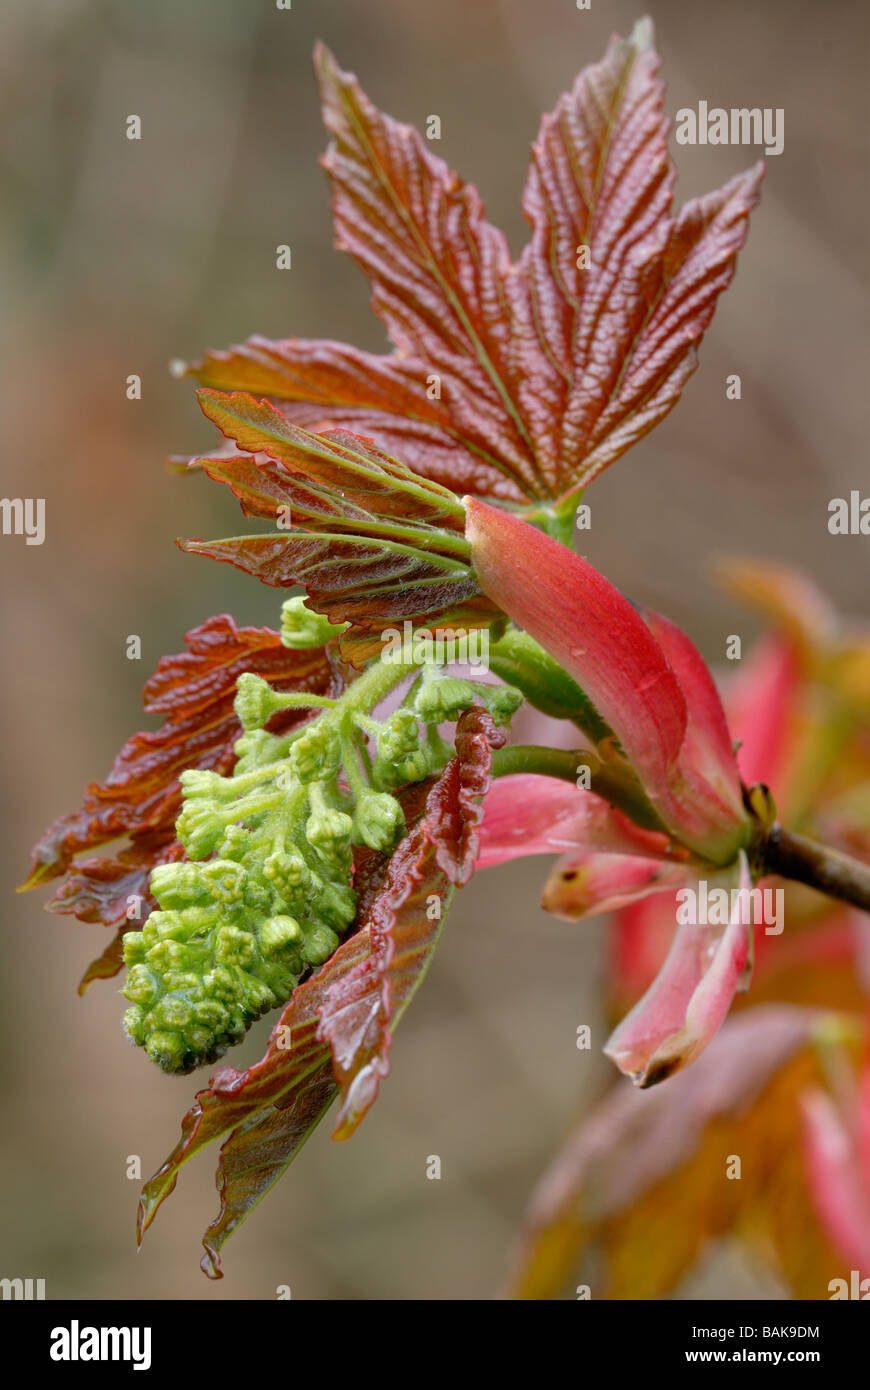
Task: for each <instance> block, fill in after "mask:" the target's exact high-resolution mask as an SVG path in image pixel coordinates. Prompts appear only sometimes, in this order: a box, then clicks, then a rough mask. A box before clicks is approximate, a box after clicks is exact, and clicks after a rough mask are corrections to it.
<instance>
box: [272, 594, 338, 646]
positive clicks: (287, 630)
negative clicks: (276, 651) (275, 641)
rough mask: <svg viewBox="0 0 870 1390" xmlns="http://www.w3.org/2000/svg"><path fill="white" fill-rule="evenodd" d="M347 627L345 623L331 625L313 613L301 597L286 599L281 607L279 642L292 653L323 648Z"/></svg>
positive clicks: (320, 614) (322, 617)
mask: <svg viewBox="0 0 870 1390" xmlns="http://www.w3.org/2000/svg"><path fill="white" fill-rule="evenodd" d="M347 626H348V624H347V623H331V622H330V621H329V619H328V618H324V616H323V615H322V613H315V612H314V611H313V610H312V609H310V608H308V607H307V605H306V603H305V599H304V598H302V597H299V598H288V599H287V600H286V602H285V603H283V604H282V605H281V641H282V643H283V644H284V646H285V647H291V648H292V649H293V650H294V651H304V650H305V649H306V648H308V647H323V646H325V645H326V643H327V642H328V641H329V639H330V638H331V637H338V636H339V634H340V633H342V632H344V630H345V628H346V627H347Z"/></svg>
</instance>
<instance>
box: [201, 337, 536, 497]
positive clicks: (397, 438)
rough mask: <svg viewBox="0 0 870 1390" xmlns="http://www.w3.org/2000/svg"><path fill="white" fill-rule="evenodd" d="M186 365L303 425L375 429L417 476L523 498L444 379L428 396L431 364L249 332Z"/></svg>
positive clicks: (481, 493) (208, 382)
mask: <svg viewBox="0 0 870 1390" xmlns="http://www.w3.org/2000/svg"><path fill="white" fill-rule="evenodd" d="M188 371H189V372H190V374H191V375H192V376H194V377H195V378H196V379H197V381H199V382H201V383H202V385H203V386H216V387H218V388H220V389H225V390H228V391H234V390H242V391H250V392H252V393H253V394H254V395H264V396H271V397H272V398H273V399H276V400H280V401H281V402H282V407H283V409H284V412H285V414H286V415H287V417H288V418H289V419H291V420H293V421H294V422H295V423H296V424H297V425H302V426H304V428H305V429H309V430H318V431H321V430H334V429H342V428H344V429H349V430H353V431H354V433H359V434H363V435H373V436H374V437H375V438H376V439H377V441H378V443H379V444H381V445H382V447H383V448H385V449H387V450H388V451H389V452H390V453H395V454H397V455H398V456H399V457H400V458H401V459H403V460H404V461H405V463H407V464H408V465H409V467H411V468H413V469H414V471H415V472H416V473H418V474H420V475H421V476H425V477H427V478H432V479H433V481H435V482H438V483H441V484H443V485H444V486H445V487H449V488H451V489H452V490H453V491H454V492H457V493H460V494H461V493H463V492H469V493H472V494H473V495H474V496H478V497H493V498H497V499H499V500H502V501H506V502H521V501H522V500H523V497H524V496H525V493H524V491H523V489H522V488H521V487H520V486H519V485H518V484H517V483H515V482H514V481H513V480H512V479H511V478H510V477H509V476H508V475H507V474H506V473H504V472H503V471H502V469H503V465H502V464H501V463H500V462H499V461H498V460H497V459H492V458H490V456H489V455H488V454H487V452H486V451H485V450H483V449H480V448H479V446H477V445H475V444H473V443H472V442H471V441H470V440H463V438H462V437H461V435H460V433H459V431H458V430H457V428H456V425H455V424H454V422H453V420H452V417H451V413H450V386H449V383H450V377H449V376H448V377H446V378H445V382H444V385H443V387H442V396H441V399H430V392H431V387H428V388H427V382H429V380H430V377H431V376H432V371H431V369H430V367H429V366H428V365H427V364H426V363H425V362H422V361H420V360H419V359H418V358H415V357H404V356H400V355H399V354H398V353H395V354H394V355H393V356H391V357H377V356H376V355H375V354H374V353H369V352H360V351H359V350H358V349H357V348H353V347H349V346H348V345H347V344H345V343H334V342H330V341H328V340H323V341H319V340H310V339H303V338H285V339H282V340H281V341H279V342H272V341H270V340H269V339H268V338H262V337H259V336H254V337H252V338H249V339H248V341H247V342H245V343H239V344H236V345H235V346H234V347H231V348H230V349H229V350H228V351H226V352H209V353H207V354H206V355H205V356H204V357H203V358H202V359H201V361H199V362H195V363H192V364H191V366H190V367H189V368H188Z"/></svg>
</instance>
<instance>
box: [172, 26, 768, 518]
mask: <svg viewBox="0 0 870 1390" xmlns="http://www.w3.org/2000/svg"><path fill="white" fill-rule="evenodd" d="M315 65H316V70H317V75H318V79H319V82H320V86H321V92H322V97H323V113H324V120H325V123H326V125H327V128H328V130H329V132H330V134H331V135H332V144H331V145H330V148H329V150H328V152H327V154H326V156H325V157H324V159H323V165H324V167H325V169H326V171H327V173H328V175H329V178H330V182H331V185H332V195H333V216H334V222H335V236H336V246H337V247H338V248H339V249H341V250H346V251H349V252H350V253H351V255H352V256H353V257H354V258H355V259H356V260H357V261H358V263H359V264H360V265H361V267H362V268H363V270H364V271H365V272H366V274H367V275H368V276H369V278H370V280H371V282H372V287H373V288H372V307H373V309H374V311H375V313H376V314H377V315H378V316H379V318H381V319H382V321H383V322H384V324H385V326H386V329H387V332H388V334H389V336H390V338H391V340H392V342H393V343H394V345H395V351H394V352H393V353H391V354H389V355H386V356H379V355H377V354H373V353H366V352H361V351H358V350H357V349H356V348H353V347H350V346H347V345H346V344H342V343H336V342H331V341H328V340H308V339H298V338H287V339H283V340H280V341H270V340H269V339H266V338H262V337H253V338H250V339H249V340H248V341H247V342H246V343H243V344H241V345H239V346H235V347H231V348H230V349H229V350H227V351H225V352H210V353H208V354H207V355H206V356H205V357H204V358H203V359H202V360H201V361H199V362H197V363H194V364H192V365H191V366H189V367H188V369H187V370H188V372H189V373H190V374H191V375H192V376H194V377H196V378H197V380H199V381H200V382H201V383H202V384H203V385H206V386H211V387H217V388H219V389H223V390H231V391H236V390H244V391H249V392H253V393H255V394H259V395H263V396H267V397H269V398H270V399H271V400H273V401H280V402H281V408H282V410H283V412H284V413H285V415H286V416H287V417H288V419H290V420H292V421H294V422H295V423H296V424H298V425H302V426H304V427H306V428H308V429H312V430H317V431H321V430H326V429H334V428H345V429H350V430H353V431H355V432H357V433H362V434H365V435H367V436H371V437H372V438H373V439H374V440H375V441H376V442H377V443H378V444H380V445H381V446H382V447H383V448H384V449H387V450H389V451H391V452H392V451H395V452H396V453H398V455H399V457H400V458H402V459H403V460H404V462H405V463H407V464H408V465H410V466H411V467H412V468H413V469H414V470H416V472H418V473H419V474H422V475H423V476H425V477H427V478H431V479H433V480H436V481H438V482H441V483H443V484H444V485H445V486H446V487H448V488H450V489H452V490H453V491H455V492H457V493H460V494H462V493H470V494H472V495H476V496H483V497H489V498H493V499H499V500H502V501H509V502H521V501H523V500H525V499H534V500H536V501H538V502H543V503H544V504H545V505H547V506H549V505H550V504H552V503H553V502H558V501H559V500H560V499H562V498H570V497H571V496H572V495H574V494H576V492H577V490H578V489H580V488H582V487H583V486H585V484H587V483H588V482H590V481H591V480H592V479H593V478H594V477H596V476H597V474H598V473H600V472H601V471H602V469H604V468H606V467H607V466H608V464H610V463H612V462H613V461H614V459H616V458H618V457H619V456H620V454H622V453H624V452H625V450H626V449H627V448H628V447H629V446H630V445H631V444H633V443H634V442H635V441H636V440H638V439H640V438H641V437H642V436H643V435H644V434H646V433H647V432H648V431H649V430H650V429H652V427H653V426H654V425H655V424H657V423H658V421H659V420H661V419H662V418H663V417H664V416H665V415H666V414H667V413H668V411H669V410H671V408H672V407H673V406H674V405H675V404H676V402H677V400H678V399H679V396H680V393H681V391H682V388H683V386H684V384H685V382H686V380H687V379H688V377H689V376H690V375H691V373H692V372H693V371H694V369H695V366H696V365H697V348H698V345H699V343H700V341H701V338H702V337H703V334H704V332H705V330H706V328H707V326H708V324H709V323H710V320H711V318H712V316H713V312H714V309H715V305H716V300H717V298H718V296H719V294H720V293H721V292H722V290H723V289H725V287H726V286H727V285H728V283H729V282H730V280H731V277H732V275H733V273H734V268H735V261H736V256H737V252H738V251H739V250H740V248H741V247H742V245H743V242H744V240H745V236H746V229H747V216H748V213H749V211H750V209H751V208H752V207H753V206H754V205H755V204H756V202H757V201H758V194H759V183H760V180H761V177H762V174H763V165H761V164H758V165H756V166H755V167H754V168H753V169H750V170H748V171H746V172H745V173H742V174H740V175H738V176H737V177H736V178H734V179H732V180H731V181H730V182H729V183H727V184H726V185H725V186H724V187H723V188H721V189H719V190H717V191H716V192H713V193H710V194H708V195H707V196H706V197H704V198H701V199H693V200H692V201H690V202H689V203H687V204H686V205H685V206H684V207H683V208H682V209H681V210H680V211H679V212H678V213H675V212H674V210H673V184H674V169H673V166H672V163H671V160H670V158H669V155H668V148H667V136H668V126H669V122H668V119H667V117H666V116H665V114H664V85H663V83H662V82H661V81H660V79H659V77H658V69H659V58H658V55H657V53H656V51H655V49H654V47H653V33H652V26H651V24H650V23H649V21H647V20H644V21H642V22H640V23H639V24H638V25H637V26H636V27H635V30H634V32H633V33H632V35H631V37H630V38H628V39H621V38H618V37H614V38H613V39H612V40H611V42H610V45H609V47H608V49H607V52H606V54H605V56H604V58H603V59H602V61H601V62H600V63H597V64H595V65H593V66H591V67H588V68H586V69H585V70H584V71H583V72H581V74H580V75H579V77H578V78H577V81H576V82H575V84H574V87H573V88H572V90H571V91H570V92H568V93H566V94H565V95H563V96H562V97H561V98H560V100H559V102H558V103H557V105H556V107H555V109H554V110H553V111H552V112H551V113H550V114H549V115H545V116H544V117H543V119H542V122H541V127H540V130H539V133H538V138H537V140H536V141H535V143H534V145H533V147H532V161H531V167H530V169H529V174H528V177H527V180H526V186H525V189H524V191H523V211H524V213H525V215H526V218H527V219H528V221H529V222H530V224H531V227H532V235H531V238H530V240H529V242H528V244H527V245H526V247H525V248H524V250H523V251H522V253H521V254H520V256H519V258H518V260H517V261H516V262H515V263H511V259H510V254H509V251H508V246H507V242H506V240H505V237H504V236H503V234H502V233H501V232H500V231H499V230H498V229H497V228H496V227H493V226H492V225H491V224H490V223H489V222H487V221H486V219H485V217H484V212H483V205H482V202H481V199H480V195H479V194H478V192H477V190H476V189H475V188H474V186H473V185H472V184H468V183H465V182H463V181H462V180H461V179H460V178H459V177H458V175H456V174H455V173H453V171H452V170H450V169H449V168H448V167H447V165H446V164H444V162H443V161H442V160H440V159H438V158H437V157H435V156H434V155H432V154H431V153H430V152H429V151H428V149H427V148H426V146H425V143H424V141H423V140H422V138H421V137H420V135H419V133H418V132H417V131H416V130H414V129H413V128H412V127H411V126H408V125H404V124H401V123H400V122H398V121H395V120H393V119H392V118H391V117H390V116H387V115H385V114H384V113H383V112H381V111H379V110H378V108H377V107H376V106H375V105H374V104H373V103H372V102H371V101H370V99H369V98H368V97H367V96H366V94H365V93H364V92H363V91H362V89H361V88H360V86H359V84H358V82H357V81H356V78H355V77H353V76H352V75H351V74H349V73H346V72H343V71H342V70H341V69H340V68H339V67H338V65H337V63H336V62H335V60H334V58H333V57H332V55H331V54H330V53H329V52H328V51H327V50H326V49H325V48H324V47H322V46H321V45H319V46H318V48H317V50H316V53H315ZM575 500H576V498H575ZM566 505H570V504H566Z"/></svg>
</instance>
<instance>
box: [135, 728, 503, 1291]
mask: <svg viewBox="0 0 870 1390" xmlns="http://www.w3.org/2000/svg"><path fill="white" fill-rule="evenodd" d="M457 733H458V737H457V754H456V757H455V758H453V759H452V760H451V762H450V763H449V764H448V766H447V768H446V769H445V771H444V772H443V774H442V775H441V777H440V778H438V779H430V780H429V781H428V782H427V783H421V784H419V785H417V786H413V787H410V788H407V789H406V790H405V792H404V793H403V794H402V800H403V805H404V809H405V816H406V821H407V824H408V826H409V829H408V832H407V834H406V836H405V838H404V839H403V840H402V842H401V843H400V845H399V846H398V847H397V849H396V850H395V851H394V853H393V854H392V855H391V856H390V855H386V854H376V853H374V852H371V851H364V852H362V853H361V854H360V856H359V858H358V863H357V873H356V878H355V886H356V887H357V890H358V892H359V895H360V903H359V912H358V917H357V920H358V923H359V928H358V930H357V931H356V932H355V933H354V935H353V936H351V937H350V938H348V939H347V940H346V941H345V942H343V943H342V945H341V946H340V947H339V949H338V950H337V951H336V952H335V954H334V955H333V956H332V958H331V959H330V960H329V961H328V962H327V964H326V965H325V966H324V967H323V968H322V969H321V970H320V971H319V972H318V973H317V974H316V975H314V976H313V977H312V978H311V979H310V980H308V981H306V982H305V983H304V984H302V985H300V986H298V988H297V989H296V990H295V991H294V994H293V998H292V999H291V1001H290V1003H289V1004H288V1006H287V1008H286V1009H285V1010H284V1013H283V1014H282V1016H281V1020H280V1022H279V1023H278V1024H277V1025H276V1027H275V1028H274V1029H273V1031H272V1035H271V1037H270V1039H269V1045H268V1048H267V1050H266V1053H265V1056H264V1057H263V1059H262V1060H261V1061H260V1062H258V1063H257V1064H256V1065H255V1066H253V1067H249V1068H248V1070H247V1071H244V1072H240V1071H236V1070H235V1069H234V1068H232V1067H219V1068H218V1070H217V1071H216V1072H215V1073H214V1074H213V1076H212V1078H211V1082H210V1084H209V1086H208V1087H207V1088H206V1089H205V1090H203V1091H200V1092H199V1093H198V1095H197V1097H196V1099H195V1101H194V1104H193V1106H192V1108H191V1110H190V1111H189V1112H188V1114H187V1115H186V1116H185V1118H184V1120H183V1122H182V1136H181V1140H180V1142H179V1143H178V1145H177V1146H176V1148H175V1150H174V1151H173V1152H172V1154H171V1155H170V1156H169V1158H168V1159H167V1161H166V1162H165V1163H164V1164H163V1166H162V1167H161V1168H160V1169H159V1171H158V1172H157V1173H156V1174H155V1176H154V1177H153V1178H152V1179H151V1180H150V1182H148V1183H146V1185H145V1187H144V1189H143V1193H142V1200H141V1202H140V1208H139V1232H140V1239H141V1236H142V1234H143V1233H144V1231H145V1230H147V1228H148V1226H149V1225H150V1224H151V1222H152V1221H153V1219H154V1216H155V1215H156V1213H157V1210H158V1208H159V1206H160V1204H161V1203H162V1202H163V1200H164V1199H165V1198H166V1197H168V1196H169V1194H170V1193H171V1192H172V1191H173V1189H174V1187H175V1183H176V1180H177V1177H178V1171H179V1169H180V1167H181V1165H182V1164H183V1163H185V1162H186V1161H187V1159H189V1158H190V1157H191V1156H192V1155H193V1154H194V1153H196V1152H198V1151H199V1150H200V1149H201V1148H202V1147H203V1146H204V1145H205V1144H207V1143H209V1142H211V1141H212V1140H213V1139H217V1138H219V1137H220V1136H221V1135H224V1134H227V1132H228V1131H230V1133H229V1137H228V1138H227V1139H226V1140H225V1142H224V1144H223V1146H222V1149H221V1155H220V1162H219V1166H218V1173H217V1187H218V1192H219V1193H220V1198H221V1210H220V1214H219V1216H218V1217H217V1219H216V1220H215V1221H214V1222H213V1223H212V1225H211V1226H210V1227H209V1229H208V1231H207V1232H206V1234H205V1237H204V1241H203V1243H204V1246H205V1250H206V1255H205V1257H204V1259H203V1269H204V1270H205V1272H206V1273H207V1274H208V1275H209V1276H210V1277H212V1278H219V1277H220V1250H221V1247H222V1246H223V1244H224V1243H225V1241H226V1240H227V1238H228V1237H229V1236H230V1235H231V1234H232V1232H233V1231H234V1230H235V1229H236V1228H237V1227H238V1225H239V1224H240V1223H241V1222H242V1221H243V1220H244V1219H245V1217H246V1216H247V1214H248V1212H249V1211H250V1210H251V1209H252V1208H253V1207H254V1206H255V1205H256V1204H257V1203H258V1202H259V1201H260V1200H261V1198H262V1197H263V1196H264V1195H265V1193H266V1192H267V1191H268V1190H269V1189H270V1188H271V1187H272V1186H273V1185H274V1183H275V1182H277V1180H278V1178H279V1177H280V1176H281V1175H282V1173H283V1172H284V1171H285V1170H286V1168H287V1166H288V1165H289V1164H290V1163H291V1162H292V1160H293V1158H294V1157H295V1155H296V1154H297V1153H298V1151H299V1148H300V1147H301V1145H302V1143H303V1142H304V1140H305V1139H306V1138H307V1136H308V1134H309V1133H310V1132H311V1130H312V1129H313V1128H314V1126H315V1125H316V1124H317V1123H318V1121H319V1120H320V1119H321V1118H322V1116H323V1114H324V1113H325V1111H326V1110H327V1109H328V1107H329V1106H330V1104H331V1103H332V1101H333V1100H334V1099H335V1097H336V1096H337V1095H340V1096H341V1109H340V1111H339V1116H338V1123H337V1126H336V1130H335V1137H336V1138H346V1137H347V1136H348V1135H349V1134H351V1133H352V1132H353V1130H354V1129H355V1128H356V1126H357V1125H358V1124H359V1122H360V1120H361V1119H362V1118H363V1116H364V1115H365V1113H366V1111H367V1110H368V1109H369V1108H370V1106H371V1105H372V1103H373V1101H374V1099H375V1097H376V1095H377V1090H378V1086H379V1083H380V1080H381V1078H382V1077H384V1076H386V1074H387V1072H388V1070H389V1062H388V1052H389V1047H390V1044H391V1041H392V1031H393V1029H394V1028H395V1025H396V1023H397V1022H398V1019H399V1018H400V1017H401V1014H402V1013H403V1012H404V1010H405V1008H406V1007H407V1005H408V1003H409V1002H410V1000H411V998H412V996H413V994H414V992H415V991H416V989H417V987H418V985H419V983H420V981H421V979H422V977H423V975H424V974H425V971H426V969H427V968H428V965H429V962H430V960H431V957H432V954H433V952H434V949H435V946H436V945H437V941H438V937H439V935H440V931H441V926H442V923H443V918H444V916H445V914H446V911H447V907H448V906H449V901H450V897H451V895H452V892H453V888H454V885H456V884H460V883H464V882H465V881H466V879H467V878H468V876H469V875H470V873H471V869H472V866H473V863H474V859H475V857H476V854H477V843H476V827H477V824H478V823H479V820H480V817H481V808H480V804H479V801H480V797H481V796H482V795H483V794H484V792H485V791H486V788H487V786H488V773H489V760H490V749H491V748H492V747H494V746H498V745H499V744H500V742H502V741H503V738H504V735H503V734H502V733H501V731H499V730H496V729H495V728H494V727H493V725H492V722H491V720H490V718H489V715H488V714H486V712H485V711H482V710H479V709H478V710H473V711H469V712H468V713H467V714H466V715H464V716H463V717H462V719H461V720H460V723H459V726H458V730H457ZM436 902H437V904H438V908H439V911H437V912H436V911H435V910H434V909H433V904H434V903H436Z"/></svg>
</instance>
